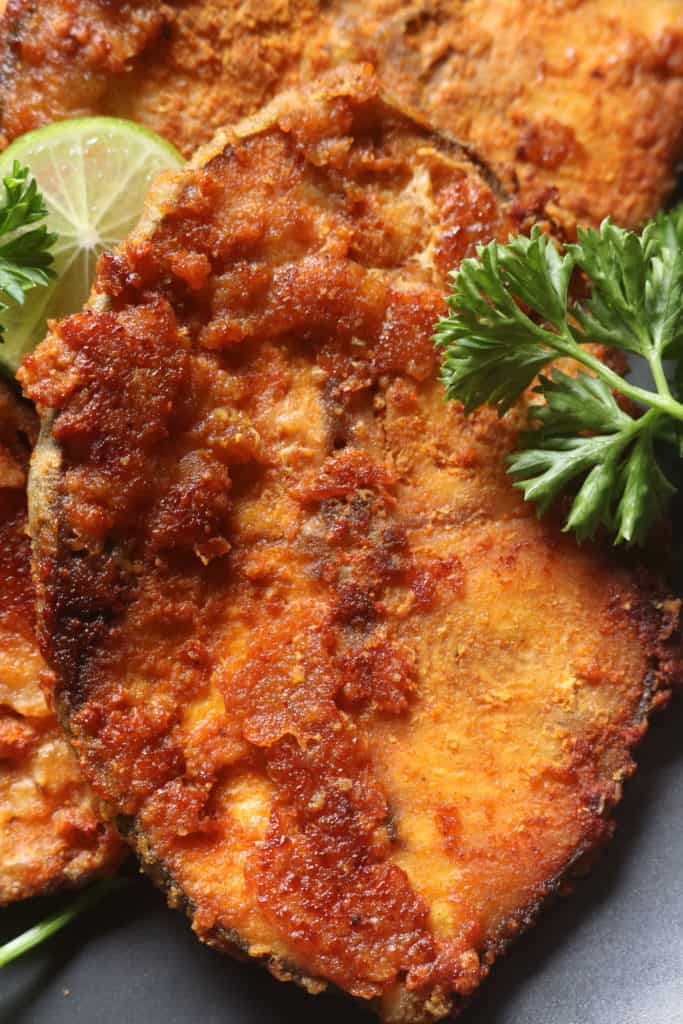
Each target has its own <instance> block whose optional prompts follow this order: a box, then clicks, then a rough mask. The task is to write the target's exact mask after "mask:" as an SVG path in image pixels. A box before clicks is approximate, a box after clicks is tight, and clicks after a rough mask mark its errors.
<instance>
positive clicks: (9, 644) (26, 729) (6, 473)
mask: <svg viewBox="0 0 683 1024" xmlns="http://www.w3.org/2000/svg"><path fill="white" fill-rule="evenodd" d="M37 427H38V423H37V417H36V416H35V413H34V412H33V410H32V409H30V408H29V407H28V406H27V405H25V404H23V403H20V402H19V400H18V399H17V398H16V397H15V396H14V393H13V392H12V391H11V390H10V388H9V387H8V386H7V385H6V384H3V383H2V382H1V381H0V579H2V591H1V593H0V905H2V904H5V903H9V902H11V901H12V900H16V899H23V898H24V897H26V896H33V895H35V894H36V893H39V892H43V891H45V890H46V889H52V888H55V887H58V886H61V885H74V884H78V883H81V882H83V881H85V880H87V879H88V878H90V877H92V876H94V875H95V874H99V873H102V872H105V871H107V870H112V869H113V868H114V867H115V866H116V865H117V864H118V862H119V860H120V858H121V852H122V844H121V842H120V840H119V839H118V837H117V836H116V833H115V832H114V830H113V828H112V827H111V826H108V825H104V824H102V822H101V821H100V815H99V809H98V808H97V806H96V800H95V797H94V795H93V793H92V791H91V789H90V787H89V786H88V785H87V784H86V783H85V782H84V781H83V777H82V775H81V773H80V770H79V767H78V762H77V760H76V757H75V755H74V754H73V752H72V751H71V749H70V747H69V745H68V743H67V741H66V739H65V738H64V735H63V733H62V730H61V729H60V728H59V727H58V725H57V722H56V720H55V717H54V714H53V713H52V711H51V710H50V708H49V706H48V703H47V700H46V698H45V696H44V694H43V692H42V690H41V687H40V679H41V676H43V675H45V673H46V672H47V667H46V665H45V663H44V662H43V659H42V657H41V655H40V652H39V650H38V642H37V640H36V635H35V595H34V590H33V584H32V581H31V570H30V542H29V539H28V534H27V530H26V525H27V524H26V474H27V471H28V460H29V453H30V444H31V443H32V442H33V441H34V440H35V437H36V434H37Z"/></svg>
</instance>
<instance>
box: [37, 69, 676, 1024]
mask: <svg viewBox="0 0 683 1024" xmlns="http://www.w3.org/2000/svg"><path fill="white" fill-rule="evenodd" d="M516 216H518V215H517V214H515V212H514V209H513V208H512V207H510V205H509V204H507V203H506V201H505V199H504V197H503V196H502V194H501V192H500V190H497V189H495V188H492V187H491V184H490V182H487V181H486V180H485V179H484V178H483V177H482V174H481V173H480V171H479V170H478V169H477V167H476V166H475V165H473V164H472V163H471V162H470V161H469V160H468V159H467V157H466V155H465V154H464V153H463V152H462V151H461V150H459V149H458V147H457V146H456V145H454V144H453V143H452V142H449V141H447V140H444V139H441V138H439V137H438V136H436V135H435V134H434V133H432V132H430V131H428V130H427V129H425V128H424V127H423V126H422V125H420V124H419V123H417V122H416V121H414V120H412V119H410V118H409V117H407V116H406V115H405V114H403V113H401V112H400V111H398V110H397V109H395V108H392V107H391V106H389V105H387V103H386V102H385V101H383V100H382V98H381V96H380V95H379V93H378V89H377V85H376V82H375V80H374V78H373V77H372V75H371V74H370V71H369V69H368V68H367V67H363V66H357V67H352V68H348V69H346V70H344V71H343V72H341V73H338V74H336V75H333V76H331V77H327V78H325V79H323V80H321V82H320V83H318V84H317V85H316V86H315V87H311V88H310V89H309V90H308V91H305V92H303V93H301V94H299V93H296V92H294V93H292V94H287V95H284V96H281V97H280V98H279V99H278V100H276V101H275V102H274V103H273V104H272V105H271V106H270V107H268V108H266V109H265V110H264V111H262V112H261V113H260V114H259V115H258V116H256V117H254V118H252V119H250V120H248V121H246V122H242V123H241V124H239V125H237V126H236V127H235V128H233V129H228V130H226V131H225V132H223V133H221V134H219V135H218V136H217V138H216V139H215V140H214V141H213V143H212V144H211V145H210V146H209V147H207V148H206V149H205V150H204V151H200V153H199V154H198V155H197V156H196V158H195V159H194V161H193V162H192V165H191V166H189V167H188V169H187V170H185V171H183V172H181V173H180V174H177V175H174V176H171V177H168V178H167V179H166V180H165V181H164V182H163V183H162V184H161V185H160V186H158V187H157V190H156V192H155V193H154V194H153V196H152V198H151V200H150V204H149V207H148V211H147V215H146V216H145V217H144V218H143V221H142V223H141V225H140V227H139V228H138V229H137V230H136V232H135V233H134V234H133V236H131V238H130V239H129V240H128V241H127V242H126V243H125V244H124V245H123V246H122V247H121V249H120V250H119V251H118V252H117V253H116V254H114V255H112V256H108V257H105V258H103V260H102V262H101V264H100V270H99V277H98V282H97V286H96V290H95V293H94V298H93V303H92V308H91V309H90V310H86V311H84V312H83V313H81V314H77V315H76V316H74V317H71V318H68V319H67V320H65V321H63V322H62V323H61V324H60V325H58V326H57V327H56V329H55V330H54V331H53V333H52V334H51V335H50V336H49V337H48V339H47V340H46V341H45V342H44V343H43V345H42V346H41V347H40V348H39V349H38V351H37V352H36V353H35V354H34V355H33V356H31V357H29V358H28V360H27V361H26V363H25V365H24V368H23V370H22V373H21V377H22V381H23V383H24V385H25V387H26V389H27V391H28V393H29V395H30V396H31V397H32V398H33V399H34V400H35V401H36V402H37V404H38V406H39V408H40V410H41V413H42V415H43V417H44V424H45V426H44V430H45V432H46V434H45V441H44V442H43V443H42V444H41V445H39V448H38V453H39V454H38V461H37V462H36V463H35V466H34V471H33V474H32V475H33V478H34V487H35V488H36V489H35V490H34V492H33V495H32V500H31V505H32V528H33V532H34V537H35V553H36V562H37V571H38V580H39V589H40V602H41V621H42V639H43V644H44V648H45V653H46V655H47V657H48V659H49V661H50V663H51V666H52V667H53V668H54V669H55V671H56V674H57V684H56V695H57V701H58V705H59V707H60V709H61V713H62V715H63V716H64V721H65V723H66V724H67V726H68V728H69V729H70V732H71V737H72V740H73V742H74V744H75V746H76V749H77V750H78V753H79V757H80V759H81V764H82V766H83V768H84V771H85V773H86V776H87V777H88V778H89V779H90V780H91V781H92V782H93V784H94V785H95V787H96V788H97V791H98V792H99V794H100V795H101V796H102V797H103V798H104V799H106V800H107V801H108V802H109V804H110V806H111V807H112V808H113V810H114V811H115V812H116V813H117V814H119V815H122V816H124V817H125V819H126V831H127V832H128V833H129V836H130V838H131V841H132V842H133V843H134V844H135V845H136V846H137V848H138V850H139V852H140V854H141V856H142V858H143V860H144V861H145V862H146V863H148V864H149V865H156V866H157V867H156V870H157V872H160V873H161V875H162V876H163V880H164V884H166V885H167V886H169V887H170V889H171V892H172V894H173V898H174V901H176V902H177V901H178V900H179V899H180V895H181V894H182V897H183V899H184V900H185V901H186V903H187V906H188V909H189V912H190V914H191V916H192V920H193V927H194V929H195V931H196V932H197V934H198V935H199V936H200V937H202V938H204V939H205V940H206V941H209V942H211V943H212V944H216V945H220V946H225V947H226V948H227V947H229V948H231V949H232V948H234V945H235V943H237V944H239V945H240V947H241V948H243V949H244V950H245V951H247V952H248V953H249V954H250V955H252V956H256V957H259V958H261V959H264V960H265V961H266V962H267V963H268V965H269V967H270V969H271V970H272V971H273V972H274V973H275V974H276V975H277V976H283V974H284V976H288V977H289V976H295V975H296V977H297V978H298V980H302V979H303V983H304V984H307V985H308V986H309V987H312V988H314V989H315V988H319V987H321V986H322V985H323V984H324V983H325V982H333V983H334V984H336V985H338V986H339V987H340V988H342V989H344V990H345V991H347V992H350V993H351V994H353V995H355V996H357V997H359V998H363V999H366V1000H372V1001H373V1002H374V1004H375V1005H376V1006H377V1007H378V1008H379V1010H380V1012H381V1013H382V1015H383V1016H384V1017H385V1018H386V1019H387V1020H396V1021H399V1020H400V1021H405V1022H409V1021H410V1022H418V1021H428V1020H434V1019H438V1018H439V1017H442V1016H444V1015H445V1014H446V1013H447V1012H448V1010H449V1007H451V1005H453V1006H454V1007H455V1008H457V1007H459V1006H460V1005H462V1003H463V1001H464V1000H465V999H466V998H467V997H468V996H469V995H470V994H471V992H472V991H473V990H474V989H475V988H476V986H477V985H478V983H479V982H480V980H481V979H482V978H483V977H485V976H486V974H487V973H488V971H489V968H490V965H491V963H492V962H493V960H494V959H495V957H496V956H497V955H498V953H499V952H500V951H501V950H502V949H503V948H504V947H505V945H506V944H507V942H508V941H509V940H510V938H511V937H513V936H514V935H515V934H516V933H517V932H518V931H519V930H520V929H521V928H523V927H525V925H526V924H527V923H528V922H529V921H530V920H531V919H532V918H533V916H534V914H535V913H536V911H537V909H538V907H539V906H540V904H541V903H542V901H543V899H544V898H545V897H546V896H547V894H548V893H549V892H552V891H553V890H554V889H555V887H556V885H557V881H558V878H559V877H561V875H562V874H563V873H564V872H565V871H566V870H567V869H568V868H569V867H570V866H571V865H572V864H573V863H574V862H575V861H576V859H577V858H579V857H581V856H583V855H584V854H585V853H586V851H589V850H591V849H593V848H595V847H596V846H598V845H599V844H601V843H602V842H603V841H604V840H605V839H606V838H607V837H608V836H609V835H610V833H611V828H612V825H611V821H610V816H609V812H610V810H611V808H612V807H613V805H614V804H615V803H616V802H617V800H618V799H619V795H620V787H621V780H622V779H623V778H624V777H625V776H626V775H628V774H629V773H630V771H631V770H632V767H633V766H632V761H631V758H630V749H631V747H632V746H633V745H634V744H635V743H636V742H637V740H638V738H639V737H640V736H641V735H642V733H643V731H644V729H645V727H646V721H647V713H648V710H649V709H650V707H651V706H652V705H653V704H654V703H655V702H656V701H657V700H661V699H663V697H664V695H665V694H666V692H667V689H668V687H669V685H670V682H671V680H672V679H673V678H674V676H675V675H676V674H677V673H678V670H679V642H678V641H679V638H678V634H677V632H676V625H677V612H678V608H677V605H676V603H675V602H671V601H669V602H668V603H667V602H666V601H665V599H664V598H663V597H662V594H661V590H660V588H659V587H658V586H657V585H656V584H653V585H652V587H651V588H649V587H648V585H646V584H645V583H641V582H640V581H639V576H638V572H637V570H635V569H628V568H627V567H625V566H624V565H621V566H619V565H616V564H614V563H613V561H612V560H611V557H610V555H609V553H608V552H605V551H602V550H600V549H598V548H595V547H594V548H584V549H580V548H578V547H577V545H576V544H575V542H574V541H573V540H572V539H570V538H567V537H566V536H562V535H561V534H560V533H559V532H558V530H557V527H556V525H554V524H553V523H546V524H539V523H538V522H537V521H536V519H535V518H534V516H533V511H532V510H531V509H530V508H529V507H528V506H526V505H524V503H523V502H522V501H521V500H520V497H519V495H518V494H517V493H516V492H515V491H514V490H513V488H512V487H511V486H510V483H509V480H508V478H507V477H506V475H505V472H504V466H505V463H504V456H505V454H506V452H507V451H509V449H510V447H511V445H512V444H514V440H515V436H516V433H517V430H518V429H519V426H520V425H521V423H522V422H523V417H524V410H523V408H522V407H520V408H519V409H517V410H515V411H514V412H513V413H511V414H509V415H508V416H507V417H505V418H504V419H503V420H502V421H499V420H497V419H496V417H495V416H494V415H493V414H492V413H490V412H489V411H486V410H484V411H480V412H478V413H476V414H475V415H473V416H471V417H470V418H468V419H465V418H464V417H463V415H462V412H461V410H459V408H458V407H457V406H456V405H454V404H452V403H451V404H450V405H447V404H446V403H445V402H444V401H443V396H442V392H441V386H440V384H439V383H438V381H437V380H436V379H435V372H436V365H435V356H434V350H433V346H432V342H431V337H430V336H431V331H432V324H433V321H434V318H435V316H436V315H437V314H438V312H439V310H441V309H442V299H441V297H440V296H441V290H442V288H443V281H444V273H445V271H446V269H447V268H448V267H449V266H450V265H451V264H452V263H453V262H454V260H456V259H458V258H461V257H462V256H463V255H466V254H467V253H468V252H469V251H471V248H470V247H471V245H472V244H473V243H474V242H475V241H477V240H479V239H480V238H481V237H482V236H495V235H496V234H506V233H507V232H508V231H509V230H517V229H518V228H519V226H520V225H519V221H518V220H516V219H515V218H516ZM482 217H483V218H484V222H482ZM454 245H455V246H457V248H456V249H455V250H453V249H452V248H449V247H452V246H454ZM226 937H227V939H226Z"/></svg>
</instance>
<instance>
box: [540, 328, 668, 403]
mask: <svg viewBox="0 0 683 1024" xmlns="http://www.w3.org/2000/svg"><path fill="white" fill-rule="evenodd" d="M555 347H556V349H557V350H558V351H559V352H561V353H562V354H563V355H566V356H569V357H570V358H571V359H576V361H577V362H579V363H583V365H584V366H587V367H588V368H589V369H591V370H593V371H594V372H595V373H596V374H597V376H598V377H602V379H603V380H604V381H605V383H606V384H608V385H609V386H610V387H611V388H612V389H613V390H614V391H619V392H620V393H621V394H622V395H625V396H626V397H627V398H631V399H632V400H633V401H634V402H639V403H640V404H641V405H645V406H649V407H650V408H651V409H657V410H658V411H659V412H663V413H666V414H667V415H668V416H672V417H673V418H674V419H677V420H682V421H683V405H681V403H680V402H677V401H676V400H675V399H674V398H672V397H671V392H670V391H669V389H668V386H667V388H666V392H664V393H663V394H662V393H661V389H660V392H656V391H646V390H645V388H639V387H638V386H637V385H636V384H630V383H629V382H628V381H627V380H624V378H623V377H622V376H621V375H620V374H618V373H615V372H614V370H611V369H610V368H609V366H606V365H605V364H604V363H603V362H602V360H600V359H598V358H597V356H594V355H591V353H590V352H586V350H585V349H584V348H582V347H581V346H580V345H579V344H578V343H577V342H575V341H574V339H573V338H572V337H571V336H569V337H567V338H565V337H564V336H561V335H558V337H557V341H556V343H555ZM659 369H660V370H661V372H662V373H663V370H662V368H661V365H660V367H659ZM652 372H653V376H654V374H655V367H654V366H653V367H652ZM655 380H656V377H655ZM658 387H659V383H658Z"/></svg>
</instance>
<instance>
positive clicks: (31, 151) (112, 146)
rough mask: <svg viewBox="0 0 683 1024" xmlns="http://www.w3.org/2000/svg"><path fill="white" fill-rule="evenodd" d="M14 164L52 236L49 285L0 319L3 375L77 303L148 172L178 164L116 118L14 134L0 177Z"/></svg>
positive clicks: (137, 203) (135, 208) (137, 202)
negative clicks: (38, 201) (27, 174)
mask: <svg viewBox="0 0 683 1024" xmlns="http://www.w3.org/2000/svg"><path fill="white" fill-rule="evenodd" d="M15 160H18V161H19V163H20V164H22V166H28V167H29V168H30V170H31V173H32V174H33V176H34V177H35V179H36V182H37V184H38V188H39V189H40V191H41V192H42V194H43V198H44V199H45V205H46V206H47V209H48V217H47V222H46V223H47V226H48V230H49V231H54V232H55V233H56V234H57V236H58V237H57V241H56V242H55V244H54V246H53V248H52V253H53V255H54V260H55V261H54V267H53V269H54V270H55V273H56V275H57V277H56V279H55V281H53V282H51V283H50V284H49V285H47V286H46V287H37V288H33V289H31V291H30V292H28V294H27V295H26V300H25V304H24V305H23V306H17V307H13V308H12V309H10V310H8V311H7V312H5V313H3V314H2V316H0V323H1V324H2V327H3V329H4V342H2V343H0V366H1V367H2V368H4V369H6V370H9V371H10V372H11V373H14V372H15V371H16V369H17V367H18V366H19V362H20V361H21V358H22V356H23V355H25V354H26V352H29V351H30V350H31V349H32V348H33V347H34V346H35V345H37V344H38V342H39V341H41V340H42V339H43V337H44V336H45V329H46V321H47V319H48V318H49V317H55V318H57V319H58V318H60V317H62V316H67V315H68V314H69V313H74V312H76V310H79V309H80V308H81V307H82V306H83V303H84V302H85V300H86V299H87V297H88V293H89V291H90V285H91V284H92V280H93V277H94V273H95V264H96V262H97V258H98V256H99V255H100V253H101V252H103V251H104V250H105V249H111V248H112V247H113V246H115V245H117V244H118V242H120V241H121V240H122V239H123V238H125V237H126V235H127V234H128V233H129V232H130V231H131V230H132V228H134V227H135V225H136V223H137V221H138V219H139V217H140V214H141V212H142V208H143V205H144V201H145V196H146V195H147V189H148V187H149V184H150V182H151V180H152V179H153V178H154V177H155V175H156V174H158V173H159V171H162V170H167V169H172V168H176V167H180V166H181V164H182V163H183V158H182V157H181V155H180V153H179V152H178V151H177V150H176V149H175V148H174V147H173V146H172V145H171V144H170V143H169V142H166V141H165V140H164V139H162V138H160V137H159V136H158V135H155V134H154V133H153V132H150V131H147V129H146V128H141V127H140V126H139V125H137V124H134V123H133V122H132V121H124V120H122V119H120V118H116V117H79V118H76V119H74V120H71V121H59V122H57V123H56V124H51V125H48V126H47V127H46V128H39V129H37V131H33V132H28V133H27V134H26V135H22V136H20V137H19V138H18V139H16V140H15V141H14V142H13V143H12V145H11V146H9V147H8V148H7V149H6V150H5V152H4V153H2V155H0V177H4V176H6V175H7V174H9V173H10V171H11V170H12V164H13V162H14V161H15ZM41 223H45V222H41Z"/></svg>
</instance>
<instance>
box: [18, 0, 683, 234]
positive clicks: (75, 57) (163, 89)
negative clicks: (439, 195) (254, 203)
mask: <svg viewBox="0 0 683 1024" xmlns="http://www.w3.org/2000/svg"><path fill="white" fill-rule="evenodd" d="M2 24H3V29H4V33H3V37H2V40H1V41H0V69H1V70H0V83H1V94H2V99H1V101H0V102H1V103H2V110H1V114H0V131H1V132H2V136H3V137H4V139H5V141H9V140H11V139H12V138H14V137H15V136H16V135H18V134H20V133H21V132H24V131H26V130H28V129H29V128H33V127H36V126H37V125H40V124H45V123H48V122H50V121H53V120H55V119H57V118H59V117H65V116H74V115H78V114H84V113H108V114H112V113H113V114H120V115H122V116H124V117H130V118H133V119H134V120H136V121H140V122H142V123H143V124H146V125H148V126H149V127H150V128H153V129H155V130H156V131H158V132H160V133H161V134H162V135H165V136H166V137H167V138H169V139H170V140H172V141H173V142H175V143H176V144H177V145H178V146H179V147H180V149H181V150H182V151H183V152H184V153H186V154H187V155H190V154H191V153H192V152H193V151H194V149H195V148H196V146H197V145H198V144H199V143H200V142H204V141H206V140H207V139H209V138H210V136H211V135H212V133H213V131H214V130H215V129H216V128H218V127H220V126H221V125H223V124H227V123H230V122H232V121H234V120H236V119H237V118H239V117H242V116H244V115H247V114H251V113H253V112H254V111H255V110H256V109H258V107H259V106H261V105H262V103H263V102H264V101H266V100H267V99H269V98H270V97H271V96H273V95H274V94H275V93H276V92H277V91H278V90H279V89H280V88H281V87H282V85H283V84H286V83H288V82H292V81H294V80H295V79H297V78H301V77H303V78H306V77H310V76H311V75H315V74H317V73H318V72H319V71H320V70H321V69H323V68H325V67H328V66H330V65H331V64H334V63H339V62H340V61H345V60H349V59H351V60H357V59H363V60H366V59H367V60H370V61H372V62H373V63H375V65H376V66H377V68H378V70H379V71H380V73H381V75H382V77H383V79H384V82H385V86H386V87H387V88H388V89H389V90H390V91H391V92H392V93H393V95H395V96H396V97H397V98H398V99H399V100H400V101H401V102H405V103H408V104H410V105H412V106H414V107H416V108H418V109H422V110H423V111H424V112H425V113H427V114H428V116H429V118H430V120H431V121H432V123H433V124H434V126H435V127H436V128H437V129H440V130H443V131H446V132H449V133H452V134H454V135H455V136H456V137H458V138H460V139H461V140H463V141H465V142H469V143H472V144H473V145H474V146H475V147H476V149H477V151H478V152H479V153H480V155H481V156H482V157H484V159H486V160H487V161H488V162H489V163H490V164H491V165H492V166H493V167H495V168H496V170H497V171H498V173H499V175H500V176H501V178H502V180H504V181H505V183H506V185H507V186H508V188H510V189H514V190H516V191H517V192H518V193H519V195H520V197H521V200H522V202H523V203H524V204H525V205H526V206H527V207H533V206H534V205H535V204H536V203H537V202H538V201H539V198H541V197H545V198H546V199H547V198H548V197H549V196H553V197H554V202H553V204H552V205H551V206H550V210H551V212H552V213H553V215H554V217H555V219H556V220H557V222H558V224H560V225H561V226H562V228H563V230H564V231H565V232H566V233H567V234H570V235H571V234H572V233H573V232H574V229H575V223H576V221H577V220H578V221H579V222H597V221H599V220H601V219H602V218H603V217H604V216H606V215H608V214H609V215H611V216H612V217H613V218H615V219H616V220H617V221H619V222H622V223H624V224H627V225H637V224H639V223H641V222H642V221H643V220H645V219H647V218H648V217H649V216H651V215H652V214H653V213H655V212H656V210H657V209H658V208H659V207H660V206H661V204H662V202H663V201H664V199H665V198H666V196H667V194H668V193H669V192H670V190H671V188H672V186H673V184H674V174H675V167H676V163H677V161H678V160H679V158H680V156H681V153H682V151H683V127H682V126H683V15H682V14H681V7H680V3H679V0H647V2H646V0H636V2H629V3H624V2H623V0H558V2H556V3H548V2H547V0H502V2H497V3H491V2H490V0H413V2H411V3H405V2H404V0H327V2H318V0H289V2H288V3H283V2H282V0H248V2H244V3H233V2H232V0H169V2H168V3H160V2H158V0H156V2H154V0H145V2H143V3H129V2H122V0H114V2H112V0H85V2H81V0H41V2H40V3H37V2H36V0H10V3H9V4H8V9H7V13H6V14H5V17H4V19H3V23H2Z"/></svg>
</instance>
